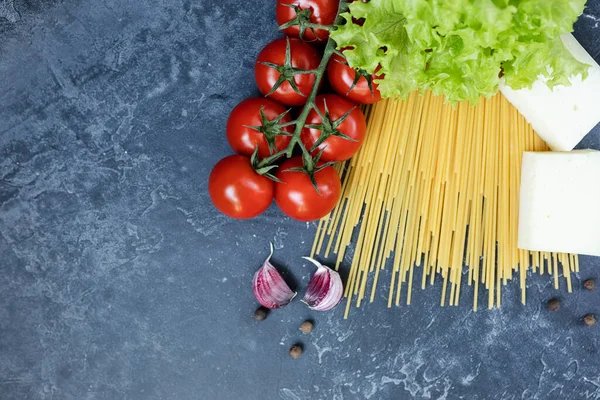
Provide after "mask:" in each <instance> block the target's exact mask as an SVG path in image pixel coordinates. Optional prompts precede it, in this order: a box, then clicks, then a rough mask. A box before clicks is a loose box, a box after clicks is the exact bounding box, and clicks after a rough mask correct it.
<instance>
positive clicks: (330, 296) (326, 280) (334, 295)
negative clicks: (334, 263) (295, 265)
mask: <svg viewBox="0 0 600 400" xmlns="http://www.w3.org/2000/svg"><path fill="white" fill-rule="evenodd" d="M303 258H304V259H305V260H308V261H310V262H311V263H313V264H315V265H316V266H317V272H315V273H314V275H313V276H312V278H310V282H309V283H308V289H306V294H305V295H304V298H303V299H302V302H303V303H306V304H307V305H308V308H310V309H311V310H315V311H327V310H331V309H332V308H333V307H335V306H337V305H338V303H339V302H340V300H341V299H342V295H343V294H344V284H343V283H342V278H340V274H338V273H337V272H336V271H334V270H332V269H331V268H329V267H326V266H324V265H323V264H321V263H320V262H318V261H316V260H314V259H312V258H310V257H303Z"/></svg>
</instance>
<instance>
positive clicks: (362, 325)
mask: <svg viewBox="0 0 600 400" xmlns="http://www.w3.org/2000/svg"><path fill="white" fill-rule="evenodd" d="M588 3H589V5H588V9H587V10H586V13H585V15H583V16H582V17H581V19H580V21H579V22H578V24H577V31H576V36H577V37H578V38H579V40H580V41H581V43H582V44H583V45H584V47H586V48H587V49H588V51H589V52H590V54H592V56H594V57H595V58H596V59H599V58H600V29H599V28H598V25H599V23H600V1H599V0H589V2H588ZM275 36H277V32H276V30H275V22H274V7H273V2H272V1H260V2H246V1H241V0H225V1H222V2H220V1H208V0H197V1H188V0H169V1H156V0H150V1H132V0H121V1H118V0H99V1H91V0H64V1H63V0H48V1H43V0H14V1H13V0H0V399H2V400H23V399H43V400H49V399H57V400H83V399H107V400H108V399H111V400H115V399H132V400H138V399H139V400H151V399H181V400H187V399H211V400H212V399H240V398H241V399H261V400H262V399H284V400H297V399H336V400H341V399H406V398H417V399H421V398H426V399H461V398H462V399H599V398H600V359H599V354H598V349H599V346H600V327H594V328H586V327H584V326H583V325H582V323H581V317H582V316H583V315H584V314H585V313H587V312H595V313H597V314H600V290H598V291H596V292H593V293H589V292H583V291H582V290H581V289H580V283H579V279H585V278H588V277H597V276H598V271H599V268H600V261H599V260H600V259H593V258H583V260H582V272H581V274H580V277H578V281H577V282H576V283H575V293H574V294H572V295H567V294H566V293H565V289H564V285H563V287H561V292H560V293H559V296H561V297H562V298H563V307H562V309H561V310H560V312H557V313H548V312H547V311H546V310H545V309H544V306H543V302H544V301H546V300H547V299H548V298H550V297H552V296H554V295H555V292H554V290H553V289H552V288H551V280H550V278H549V277H548V276H542V277H539V276H534V277H531V278H530V279H529V285H530V286H529V290H528V295H529V302H528V304H527V306H522V305H520V304H519V302H518V299H519V291H518V288H517V284H516V283H511V284H510V285H509V286H508V287H507V288H506V289H505V292H504V301H505V304H504V306H503V307H502V308H501V309H500V310H493V311H487V310H485V311H480V312H477V313H473V312H472V311H471V310H470V307H469V304H470V299H469V298H468V295H467V292H465V296H464V298H463V299H462V302H463V306H461V307H459V308H448V307H446V308H440V307H439V306H438V302H439V291H438V290H436V289H430V290H428V291H426V292H420V291H415V293H414V296H413V304H414V305H413V306H410V307H407V306H401V307H399V308H393V309H390V310H388V309H386V308H385V300H384V299H383V296H384V290H381V291H380V293H381V297H379V298H378V299H377V302H376V303H375V304H371V305H367V306H365V307H364V308H362V309H360V310H358V311H354V312H353V313H352V315H351V319H349V320H347V321H344V320H342V314H343V309H342V307H339V308H337V309H336V310H335V311H334V312H329V313H322V314H316V313H311V312H309V311H308V309H307V308H305V307H304V306H303V305H302V304H301V303H300V302H298V301H295V302H294V303H293V304H291V305H290V306H289V307H287V308H285V309H283V310H280V311H277V312H274V313H273V314H272V315H271V316H270V318H269V319H268V320H267V321H265V322H263V323H257V322H255V321H254V320H253V319H252V312H253V310H254V308H255V301H254V299H253V296H252V292H251V289H250V281H251V277H252V274H253V273H254V271H255V270H256V268H257V267H258V266H259V265H260V263H261V262H262V260H263V259H264V257H265V255H266V254H267V246H268V242H269V241H273V242H274V243H275V245H276V247H277V249H278V251H277V252H276V255H275V261H276V262H278V263H279V264H284V265H287V266H288V267H289V268H290V269H293V270H294V276H296V277H297V279H298V280H299V281H300V282H299V283H302V284H303V285H306V283H307V281H308V279H309V276H310V273H311V272H312V268H311V267H310V266H308V265H305V264H303V263H302V261H301V259H300V256H301V255H305V254H306V253H308V251H309V249H310V243H311V240H312V237H313V235H314V231H315V228H314V225H313V224H302V223H297V222H293V221H291V220H288V219H286V218H284V217H283V216H282V215H281V214H280V212H279V211H278V210H276V208H275V207H272V208H271V209H269V211H268V212H267V213H266V214H265V215H263V216H261V217H260V218H258V219H255V220H252V221H247V222H238V221H233V220H230V219H227V218H225V217H223V216H221V215H220V214H219V213H218V212H216V211H215V210H214V209H213V208H212V206H211V205H210V201H209V198H208V195H207V192H206V182H207V176H208V173H209V171H210V168H211V167H212V165H213V164H214V163H215V162H216V161H217V160H218V159H220V158H221V157H223V156H225V155H227V154H229V152H230V149H229V148H228V146H227V143H226V141H225V139H224V126H225V121H226V118H227V115H228V113H229V111H230V110H231V109H232V108H233V107H234V106H235V105H236V104H237V103H238V102H239V101H240V100H242V99H243V98H245V97H248V96H250V95H253V94H256V89H255V85H254V81H253V61H254V58H255V56H256V54H257V53H258V51H259V50H260V49H261V48H262V46H264V45H265V44H266V43H267V42H269V41H270V40H271V39H272V38H273V37H275ZM599 139H600V132H599V130H598V128H597V129H596V130H595V131H594V133H592V134H591V135H590V136H588V138H586V141H585V146H587V147H593V148H596V149H600V140H599ZM306 317H312V318H314V319H315V320H316V327H315V331H314V333H313V334H312V335H310V336H307V337H304V336H302V334H301V333H300V332H299V331H298V326H299V325H300V323H301V322H302V321H303V320H304V318H306ZM297 340H303V341H304V344H305V347H306V352H305V354H304V356H303V357H301V358H300V359H299V360H292V359H290V357H289V356H288V354H287V352H288V349H289V347H290V345H291V344H293V343H294V342H295V341H297Z"/></svg>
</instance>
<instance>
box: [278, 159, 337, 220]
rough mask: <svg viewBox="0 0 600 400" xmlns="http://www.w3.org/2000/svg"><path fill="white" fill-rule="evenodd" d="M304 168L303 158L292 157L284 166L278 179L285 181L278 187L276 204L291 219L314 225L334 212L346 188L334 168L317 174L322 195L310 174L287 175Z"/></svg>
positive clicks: (296, 173)
mask: <svg viewBox="0 0 600 400" xmlns="http://www.w3.org/2000/svg"><path fill="white" fill-rule="evenodd" d="M302 165H303V164H302V157H292V158H290V159H288V160H286V161H285V162H284V163H283V164H281V166H280V167H279V169H278V170H277V174H276V175H275V176H276V177H277V178H278V179H279V180H280V181H281V183H279V182H277V183H276V184H275V202H276V203H277V205H278V206H279V208H280V209H281V211H283V213H284V214H285V215H287V216H289V217H292V218H294V219H297V220H300V221H314V220H315V219H319V218H322V217H324V216H325V215H327V214H328V213H329V212H331V210H333V207H335V205H336V204H337V202H338V200H339V199H340V195H341V192H342V184H341V182H340V177H339V176H338V174H337V172H335V170H334V169H333V167H332V166H328V167H325V168H324V169H322V170H320V171H318V172H317V173H316V174H315V179H316V181H317V186H318V188H319V191H320V192H321V194H320V195H319V193H317V191H316V190H315V188H314V187H313V185H312V183H311V182H310V178H309V177H308V175H307V174H305V173H304V172H296V171H286V169H289V168H298V167H302ZM318 165H319V166H320V165H323V163H319V164H318Z"/></svg>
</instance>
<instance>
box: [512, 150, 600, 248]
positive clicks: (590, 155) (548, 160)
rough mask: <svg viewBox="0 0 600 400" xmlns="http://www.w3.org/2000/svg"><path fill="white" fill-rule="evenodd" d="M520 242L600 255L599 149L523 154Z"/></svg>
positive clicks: (529, 245) (531, 246)
mask: <svg viewBox="0 0 600 400" xmlns="http://www.w3.org/2000/svg"><path fill="white" fill-rule="evenodd" d="M518 246H519V248H521V249H525V250H538V251H552V252H564V253H576V254H587V255H593V256H600V151H595V150H576V151H572V152H562V153H560V152H556V153H553V152H543V153H532V152H526V153H524V154H523V167H522V172H521V202H520V207H519V237H518Z"/></svg>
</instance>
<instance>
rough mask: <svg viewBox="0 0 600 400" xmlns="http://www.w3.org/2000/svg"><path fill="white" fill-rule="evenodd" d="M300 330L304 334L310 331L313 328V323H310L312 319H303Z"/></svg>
mask: <svg viewBox="0 0 600 400" xmlns="http://www.w3.org/2000/svg"><path fill="white" fill-rule="evenodd" d="M300 330H301V331H302V333H304V334H305V335H308V334H309V333H311V332H312V330H313V323H312V321H304V322H303V323H302V325H300Z"/></svg>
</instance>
